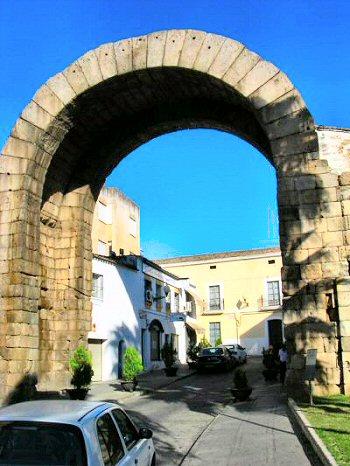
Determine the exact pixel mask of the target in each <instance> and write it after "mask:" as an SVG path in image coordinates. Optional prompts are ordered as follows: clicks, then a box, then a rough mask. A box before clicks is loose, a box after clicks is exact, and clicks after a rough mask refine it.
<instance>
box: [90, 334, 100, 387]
mask: <svg viewBox="0 0 350 466" xmlns="http://www.w3.org/2000/svg"><path fill="white" fill-rule="evenodd" d="M88 348H89V350H90V352H91V356H92V369H93V371H94V375H93V377H92V380H93V382H100V381H101V380H102V340H96V339H89V340H88Z"/></svg>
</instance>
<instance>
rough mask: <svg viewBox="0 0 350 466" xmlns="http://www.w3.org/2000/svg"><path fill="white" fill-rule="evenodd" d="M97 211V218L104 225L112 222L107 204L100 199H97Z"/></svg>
mask: <svg viewBox="0 0 350 466" xmlns="http://www.w3.org/2000/svg"><path fill="white" fill-rule="evenodd" d="M97 213H98V219H99V220H101V222H103V223H105V224H106V225H111V224H112V211H111V208H110V207H109V206H107V205H106V204H103V203H102V202H101V201H98V204H97Z"/></svg>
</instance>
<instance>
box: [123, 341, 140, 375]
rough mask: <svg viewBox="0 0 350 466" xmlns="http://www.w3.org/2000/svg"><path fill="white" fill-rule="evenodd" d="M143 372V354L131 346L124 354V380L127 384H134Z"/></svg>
mask: <svg viewBox="0 0 350 466" xmlns="http://www.w3.org/2000/svg"><path fill="white" fill-rule="evenodd" d="M142 371H143V365H142V357H141V354H140V352H139V351H138V350H137V349H136V348H135V347H134V346H130V347H129V348H127V349H126V350H125V354H124V361H123V379H124V380H126V381H127V382H132V381H133V380H135V378H136V376H138V375H139V374H140V373H141V372H142Z"/></svg>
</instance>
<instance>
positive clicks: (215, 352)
mask: <svg viewBox="0 0 350 466" xmlns="http://www.w3.org/2000/svg"><path fill="white" fill-rule="evenodd" d="M222 353H223V349H222V348H205V349H204V350H203V351H202V356H220V354H222Z"/></svg>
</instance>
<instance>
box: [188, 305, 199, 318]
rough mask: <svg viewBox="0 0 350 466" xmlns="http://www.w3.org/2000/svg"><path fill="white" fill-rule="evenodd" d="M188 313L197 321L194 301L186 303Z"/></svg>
mask: <svg viewBox="0 0 350 466" xmlns="http://www.w3.org/2000/svg"><path fill="white" fill-rule="evenodd" d="M186 313H187V315H188V316H189V317H192V318H193V319H196V317H197V315H196V314H197V313H196V303H195V302H194V301H186Z"/></svg>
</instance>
